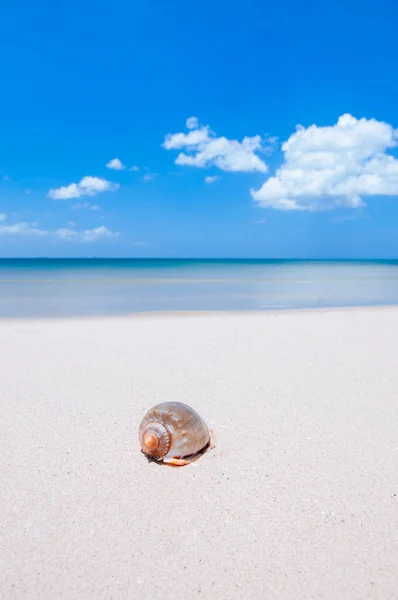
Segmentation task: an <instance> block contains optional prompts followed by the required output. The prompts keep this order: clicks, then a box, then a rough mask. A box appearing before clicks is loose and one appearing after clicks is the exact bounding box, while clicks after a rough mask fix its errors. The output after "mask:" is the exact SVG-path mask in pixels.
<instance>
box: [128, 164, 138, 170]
mask: <svg viewBox="0 0 398 600" xmlns="http://www.w3.org/2000/svg"><path fill="white" fill-rule="evenodd" d="M139 170H140V168H139V167H137V166H135V165H133V166H132V167H130V168H129V171H139Z"/></svg>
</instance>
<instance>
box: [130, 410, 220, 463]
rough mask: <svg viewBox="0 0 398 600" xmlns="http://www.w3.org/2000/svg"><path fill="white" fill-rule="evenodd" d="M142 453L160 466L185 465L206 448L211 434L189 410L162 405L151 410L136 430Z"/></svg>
mask: <svg viewBox="0 0 398 600" xmlns="http://www.w3.org/2000/svg"><path fill="white" fill-rule="evenodd" d="M139 438H140V444H141V450H142V452H143V453H144V454H146V455H147V456H149V457H151V458H154V459H155V460H157V461H159V462H161V461H162V462H164V463H166V464H172V465H178V466H182V465H186V464H189V463H191V462H192V461H193V460H196V459H197V458H198V456H199V455H200V454H201V453H204V452H205V451H206V450H207V449H208V448H209V447H210V448H213V447H214V444H213V441H212V432H211V431H210V430H209V429H208V427H207V425H206V423H205V422H204V421H203V419H202V418H201V417H200V416H199V415H198V413H197V412H195V411H194V410H193V408H191V407H190V406H187V405H186V404H183V403H182V402H163V403H162V404H158V405H157V406H154V407H153V408H151V409H150V410H149V411H148V412H147V413H146V415H145V416H144V418H143V419H142V421H141V424H140V427H139Z"/></svg>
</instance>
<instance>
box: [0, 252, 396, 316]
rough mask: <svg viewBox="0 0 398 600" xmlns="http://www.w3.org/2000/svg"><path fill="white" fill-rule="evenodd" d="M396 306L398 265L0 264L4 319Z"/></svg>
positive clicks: (133, 261) (72, 261)
mask: <svg viewBox="0 0 398 600" xmlns="http://www.w3.org/2000/svg"><path fill="white" fill-rule="evenodd" d="M392 304H398V260H391V261H388V260H385V261H301V260H149V259H148V260H145V259H137V260H136V259H109V260H108V259H105V260H104V259H92V260H90V259H88V260H86V259H81V260H80V259H33V260H21V259H14V260H10V259H0V317H31V316H74V315H76V316H78V315H79V316H80V315H107V314H129V313H136V312H141V311H180V310H266V309H283V308H311V307H327V306H330V307H333V306H364V305H371V306H372V305H392Z"/></svg>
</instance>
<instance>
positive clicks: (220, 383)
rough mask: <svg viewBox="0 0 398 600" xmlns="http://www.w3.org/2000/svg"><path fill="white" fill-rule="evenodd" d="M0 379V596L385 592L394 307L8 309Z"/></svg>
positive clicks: (394, 578)
mask: <svg viewBox="0 0 398 600" xmlns="http://www.w3.org/2000/svg"><path fill="white" fill-rule="evenodd" d="M0 381H1V421H0V428H1V429H0V434H1V438H0V442H1V453H0V470H1V480H0V508H1V512H0V544H1V553H0V597H1V598H2V599H8V598H18V599H19V598H23V599H25V598H26V599H29V600H32V599H39V600H47V599H48V600H56V599H58V598H62V599H67V600H72V599H79V600H87V599H90V600H91V599H93V600H102V599H111V598H112V599H113V600H117V599H119V598H123V599H124V598H128V599H130V598H131V599H139V600H140V599H149V598H151V599H156V600H158V599H163V598H166V599H168V598H170V599H171V598H173V599H181V600H187V599H190V598H206V599H208V598H210V599H212V598H222V599H224V598H225V599H226V598H242V599H251V598H270V599H276V598H278V599H279V598H282V599H285V598H288V599H292V600H296V599H298V598H316V599H318V598H330V599H332V598H333V599H336V598H339V599H341V598H344V599H346V598H349V599H358V600H364V599H366V598H372V599H373V598H377V599H383V600H385V599H393V598H398V309H385V310H383V309H381V310H357V311H348V310H347V311H346V310H341V311H334V312H333V311H331V312H327V311H325V312H302V313H285V314H283V313H277V314H263V315H254V314H252V315H251V314H231V315H218V316H214V315H207V316H198V315H194V316H160V317H155V316H153V317H151V316H145V317H136V318H113V319H112V318H109V319H96V320H84V319H82V320H77V319H76V320H65V321H51V320H49V321H45V320H43V321H19V322H11V321H3V322H1V323H0ZM164 400H179V401H183V402H184V401H185V402H187V403H189V404H191V405H192V406H193V407H194V408H195V409H197V410H198V411H199V412H200V414H201V415H202V416H203V417H204V418H205V419H206V420H207V421H208V423H209V425H210V426H212V427H213V428H214V430H215V433H216V435H217V444H218V445H217V448H216V449H215V450H213V451H212V452H210V453H208V454H206V455H205V456H203V457H202V458H201V459H200V460H199V461H197V462H196V463H195V464H194V465H190V466H188V467H183V468H180V469H176V468H171V467H161V466H158V465H157V464H154V463H148V462H147V460H146V459H145V457H144V456H143V455H142V454H141V453H140V452H139V445H138V438H137V428H138V425H139V422H140V420H141V418H142V416H143V414H144V413H145V411H146V410H147V409H149V408H150V407H151V406H152V405H154V404H156V403H158V402H161V401H164Z"/></svg>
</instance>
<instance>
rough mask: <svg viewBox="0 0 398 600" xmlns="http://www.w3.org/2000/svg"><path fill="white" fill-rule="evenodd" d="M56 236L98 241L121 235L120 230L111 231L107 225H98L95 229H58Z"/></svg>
mask: <svg viewBox="0 0 398 600" xmlns="http://www.w3.org/2000/svg"><path fill="white" fill-rule="evenodd" d="M55 234H56V236H57V237H59V238H60V239H61V240H68V241H81V242H96V241H98V240H103V239H109V238H115V237H119V235H120V234H119V232H115V231H111V230H110V229H108V228H107V227H104V226H102V227H96V228H94V229H84V230H82V231H77V230H76V229H68V228H65V229H57V231H56V232H55Z"/></svg>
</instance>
